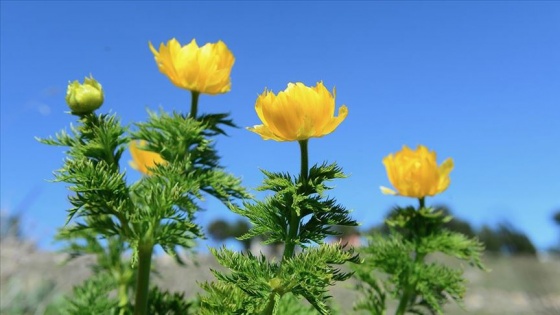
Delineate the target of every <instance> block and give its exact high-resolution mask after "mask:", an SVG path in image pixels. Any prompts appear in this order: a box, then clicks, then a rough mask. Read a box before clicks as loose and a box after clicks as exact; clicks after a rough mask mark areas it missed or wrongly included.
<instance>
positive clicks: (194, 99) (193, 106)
mask: <svg viewBox="0 0 560 315" xmlns="http://www.w3.org/2000/svg"><path fill="white" fill-rule="evenodd" d="M199 95H200V92H196V91H192V92H191V112H190V114H189V117H190V118H194V119H196V114H197V112H198V96H199Z"/></svg>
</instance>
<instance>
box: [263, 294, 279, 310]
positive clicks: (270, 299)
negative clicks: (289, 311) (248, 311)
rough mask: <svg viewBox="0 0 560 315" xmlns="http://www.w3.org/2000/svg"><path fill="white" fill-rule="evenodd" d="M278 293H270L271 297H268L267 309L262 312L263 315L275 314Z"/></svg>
mask: <svg viewBox="0 0 560 315" xmlns="http://www.w3.org/2000/svg"><path fill="white" fill-rule="evenodd" d="M275 296H276V292H272V293H270V295H269V296H268V303H266V307H265V308H264V310H263V311H262V313H261V314H262V315H272V314H273V312H274V306H275V304H276V299H275Z"/></svg>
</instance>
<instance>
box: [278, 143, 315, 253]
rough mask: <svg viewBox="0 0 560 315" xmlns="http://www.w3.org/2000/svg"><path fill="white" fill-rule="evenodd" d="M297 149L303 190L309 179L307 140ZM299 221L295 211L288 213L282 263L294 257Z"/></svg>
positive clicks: (299, 217)
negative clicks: (299, 156) (298, 150)
mask: <svg viewBox="0 0 560 315" xmlns="http://www.w3.org/2000/svg"><path fill="white" fill-rule="evenodd" d="M298 142H299V148H300V152H301V171H300V181H301V184H302V186H303V189H305V186H307V179H308V177H309V153H308V151H307V142H308V140H300V141H298ZM300 221H301V214H298V213H296V212H295V211H291V212H290V220H289V230H288V235H287V236H286V241H285V242H286V244H285V247H284V254H283V255H282V261H284V260H286V259H288V258H292V257H293V256H294V250H295V247H296V242H295V240H296V239H297V236H298V232H299V223H300Z"/></svg>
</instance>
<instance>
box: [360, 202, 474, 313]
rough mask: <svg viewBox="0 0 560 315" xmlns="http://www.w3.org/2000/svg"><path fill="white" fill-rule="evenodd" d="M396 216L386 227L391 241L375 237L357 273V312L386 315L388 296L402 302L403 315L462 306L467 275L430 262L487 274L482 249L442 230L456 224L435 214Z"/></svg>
mask: <svg viewBox="0 0 560 315" xmlns="http://www.w3.org/2000/svg"><path fill="white" fill-rule="evenodd" d="M393 213H394V214H393V215H392V216H391V217H390V218H388V219H387V221H386V223H387V225H389V227H390V233H389V235H386V236H383V235H380V234H373V235H370V236H369V243H368V246H366V247H364V248H363V249H361V251H360V254H361V255H362V257H363V258H364V264H362V265H357V266H355V267H354V270H355V271H356V273H355V276H356V278H357V279H358V280H360V283H359V284H358V285H357V287H356V288H357V289H358V290H359V291H360V292H362V294H363V298H362V299H361V300H360V301H358V302H357V303H356V305H355V309H356V310H366V311H368V312H369V313H370V314H385V312H386V301H387V297H388V296H390V297H392V298H395V299H397V300H398V301H399V310H398V311H401V312H402V313H400V314H405V313H409V314H442V313H443V306H444V305H445V304H446V303H447V302H448V301H450V300H454V301H456V302H457V303H459V304H460V305H462V304H461V303H462V299H463V297H464V294H465V292H466V280H465V279H464V277H463V271H462V270H461V269H454V268H451V267H448V266H446V265H444V264H442V263H439V262H430V263H428V262H426V260H425V258H426V257H427V256H428V255H430V254H436V253H439V254H446V255H448V256H452V257H455V258H458V259H460V260H463V261H466V262H468V263H469V264H471V265H474V266H477V267H478V268H481V269H484V266H483V264H482V261H481V254H482V251H483V245H482V244H481V243H480V242H479V241H478V240H477V239H470V238H468V237H466V236H465V235H463V234H460V233H457V232H452V231H449V230H447V229H445V228H443V224H444V223H446V222H449V220H451V219H452V218H451V217H449V216H446V215H444V214H443V213H441V212H437V211H435V210H434V209H432V208H425V207H422V208H421V209H419V210H416V209H414V208H413V207H408V208H397V209H395V210H394V211H393Z"/></svg>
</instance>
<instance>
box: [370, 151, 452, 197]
mask: <svg viewBox="0 0 560 315" xmlns="http://www.w3.org/2000/svg"><path fill="white" fill-rule="evenodd" d="M383 164H384V165H385V169H386V170H387V176H388V177H389V181H390V182H391V184H393V187H395V188H396V190H397V191H396V192H395V191H393V190H392V189H389V188H387V187H381V191H382V192H383V193H384V194H391V195H400V196H406V197H415V198H423V197H425V196H434V195H436V194H439V193H441V192H443V191H444V190H446V189H447V187H448V186H449V183H450V180H449V173H450V172H451V170H452V169H453V160H452V159H451V158H448V159H447V160H445V161H444V162H443V163H442V164H441V165H440V166H438V165H437V162H436V153H435V152H434V151H428V148H426V147H425V146H422V145H420V146H418V148H417V149H416V150H411V149H410V148H408V147H407V146H403V149H402V150H401V151H399V152H397V153H395V155H393V154H389V155H388V156H387V157H385V158H384V159H383Z"/></svg>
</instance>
